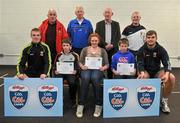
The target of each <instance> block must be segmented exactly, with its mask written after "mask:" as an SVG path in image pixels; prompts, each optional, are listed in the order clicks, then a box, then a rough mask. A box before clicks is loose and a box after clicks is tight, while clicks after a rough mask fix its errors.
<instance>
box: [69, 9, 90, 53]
mask: <svg viewBox="0 0 180 123" xmlns="http://www.w3.org/2000/svg"><path fill="white" fill-rule="evenodd" d="M75 14H76V18H75V19H73V20H71V21H70V22H69V24H68V28H67V32H68V35H69V38H70V40H71V43H72V50H73V51H74V52H76V53H77V54H78V55H80V54H81V50H82V49H83V48H84V47H87V46H88V38H89V35H90V34H91V33H92V32H93V27H92V24H91V22H90V21H89V20H87V19H86V18H84V9H83V7H82V6H77V7H76V10H75Z"/></svg>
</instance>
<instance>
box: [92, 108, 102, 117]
mask: <svg viewBox="0 0 180 123" xmlns="http://www.w3.org/2000/svg"><path fill="white" fill-rule="evenodd" d="M101 111H102V106H100V105H96V106H95V111H94V114H93V115H94V117H99V116H100V115H101Z"/></svg>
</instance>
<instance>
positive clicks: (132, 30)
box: [122, 11, 146, 57]
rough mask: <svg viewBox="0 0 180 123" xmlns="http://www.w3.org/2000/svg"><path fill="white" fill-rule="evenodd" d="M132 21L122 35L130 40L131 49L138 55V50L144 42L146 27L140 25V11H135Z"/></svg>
mask: <svg viewBox="0 0 180 123" xmlns="http://www.w3.org/2000/svg"><path fill="white" fill-rule="evenodd" d="M131 20H132V23H131V25H129V26H127V27H126V28H125V29H124V30H123V32H122V37H123V38H127V39H128V41H129V50H130V52H132V53H133V54H134V56H135V57H136V55H137V51H138V50H139V48H140V47H141V46H142V45H143V44H144V42H145V41H144V40H145V34H146V29H145V27H144V26H142V25H140V23H139V22H140V20H141V15H140V13H139V12H138V11H135V12H133V13H132V15H131Z"/></svg>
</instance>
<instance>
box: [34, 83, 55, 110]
mask: <svg viewBox="0 0 180 123" xmlns="http://www.w3.org/2000/svg"><path fill="white" fill-rule="evenodd" d="M57 92H58V88H57V87H56V86H54V85H43V86H40V87H39V88H38V93H39V100H40V102H41V104H42V106H43V107H44V108H46V109H50V108H52V107H53V106H54V104H55V103H56V99H57Z"/></svg>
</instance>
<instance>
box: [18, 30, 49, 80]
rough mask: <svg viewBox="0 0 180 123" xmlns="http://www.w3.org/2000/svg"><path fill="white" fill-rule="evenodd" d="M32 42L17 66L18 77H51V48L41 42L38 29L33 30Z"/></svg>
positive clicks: (25, 49) (23, 52) (24, 50)
mask: <svg viewBox="0 0 180 123" xmlns="http://www.w3.org/2000/svg"><path fill="white" fill-rule="evenodd" d="M31 38H32V41H31V43H30V44H28V45H27V46H26V47H25V48H24V49H23V51H22V53H21V55H20V58H19V62H18V65H17V77H18V78H19V79H24V78H26V77H40V78H41V79H44V78H46V77H47V76H49V72H50V68H51V54H50V50H49V47H48V46H47V45H46V44H44V43H42V42H40V39H41V33H40V30H39V29H38V28H34V29H32V30H31Z"/></svg>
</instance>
